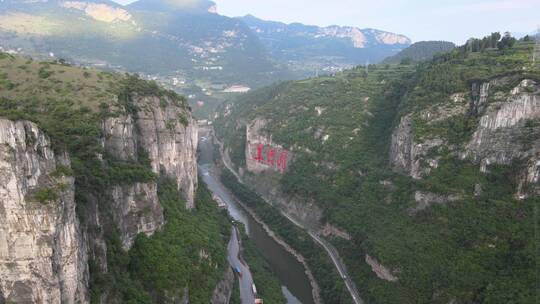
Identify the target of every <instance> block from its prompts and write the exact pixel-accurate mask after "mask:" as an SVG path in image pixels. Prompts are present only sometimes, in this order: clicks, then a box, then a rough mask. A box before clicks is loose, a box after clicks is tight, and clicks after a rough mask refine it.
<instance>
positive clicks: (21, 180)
mask: <svg viewBox="0 0 540 304" xmlns="http://www.w3.org/2000/svg"><path fill="white" fill-rule="evenodd" d="M69 165H70V162H69V157H68V156H67V155H55V153H54V152H53V150H52V149H51V147H50V142H49V140H48V138H47V137H46V136H45V135H44V134H43V133H42V132H41V131H40V130H39V129H38V127H37V126H36V125H35V124H33V123H30V122H27V121H17V122H15V121H10V120H6V119H0V181H1V182H0V201H1V204H0V219H1V221H0V302H8V303H80V302H87V300H88V290H87V282H88V269H87V263H86V243H85V240H84V236H83V234H82V233H81V231H80V228H79V221H78V219H77V216H76V214H75V199H74V179H73V178H72V177H69V176H66V175H64V174H63V173H62V170H61V169H62V168H67V167H69Z"/></svg>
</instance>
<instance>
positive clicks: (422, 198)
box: [409, 191, 461, 214]
mask: <svg viewBox="0 0 540 304" xmlns="http://www.w3.org/2000/svg"><path fill="white" fill-rule="evenodd" d="M459 199H461V196H460V195H457V194H452V195H442V194H437V193H433V192H426V191H416V192H415V193H414V200H415V202H416V203H417V204H416V206H415V207H414V208H410V209H409V214H416V213H418V212H419V211H422V210H425V209H427V208H429V207H431V206H432V205H443V204H446V203H448V202H454V201H457V200H459Z"/></svg>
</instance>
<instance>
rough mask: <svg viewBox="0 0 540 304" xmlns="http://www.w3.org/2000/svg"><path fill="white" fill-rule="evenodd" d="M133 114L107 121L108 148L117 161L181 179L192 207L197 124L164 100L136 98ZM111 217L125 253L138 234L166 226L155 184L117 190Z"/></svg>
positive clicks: (187, 203)
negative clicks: (145, 165)
mask: <svg viewBox="0 0 540 304" xmlns="http://www.w3.org/2000/svg"><path fill="white" fill-rule="evenodd" d="M134 103H135V104H136V105H137V110H136V111H135V113H128V112H123V113H121V114H119V115H116V116H115V117H109V118H107V119H105V120H104V122H103V130H104V136H105V137H104V140H103V145H104V147H105V149H106V150H107V151H108V152H109V153H110V154H112V156H113V157H115V158H116V159H119V160H126V161H128V160H139V161H141V160H144V159H145V158H148V160H149V161H150V164H151V166H152V171H153V172H154V173H156V174H161V173H163V174H165V175H168V176H169V177H171V178H173V179H174V180H176V181H177V185H178V188H179V189H180V190H181V191H182V193H183V194H184V196H185V199H186V207H187V208H193V207H194V196H195V189H196V187H197V164H196V148H197V141H198V135H197V126H196V123H195V121H194V120H193V119H192V118H191V115H190V114H189V113H188V112H187V110H186V109H184V108H182V107H181V106H178V105H176V104H175V103H174V101H172V100H168V99H166V98H164V97H162V98H161V99H160V98H157V97H138V98H136V99H135V101H134ZM111 195H112V199H113V209H114V212H113V218H114V220H115V223H116V225H117V227H118V228H119V230H120V237H121V240H122V245H123V247H124V249H129V248H130V247H131V245H132V243H133V240H134V239H135V237H136V236H137V234H139V233H145V234H146V235H152V234H153V233H154V232H155V231H156V230H158V229H159V228H161V227H162V226H163V224H164V223H165V220H164V216H163V210H162V208H161V205H160V204H159V201H158V196H157V184H156V183H155V182H149V183H135V184H129V185H119V186H115V187H113V189H112V191H111Z"/></svg>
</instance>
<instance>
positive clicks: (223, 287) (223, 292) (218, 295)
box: [211, 267, 235, 304]
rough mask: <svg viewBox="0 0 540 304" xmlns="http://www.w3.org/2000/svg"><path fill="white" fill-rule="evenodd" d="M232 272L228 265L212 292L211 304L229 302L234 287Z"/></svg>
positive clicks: (227, 303)
mask: <svg viewBox="0 0 540 304" xmlns="http://www.w3.org/2000/svg"><path fill="white" fill-rule="evenodd" d="M234 279H235V276H234V273H233V271H232V269H231V268H230V267H229V268H227V271H225V274H224V276H223V279H221V281H220V282H219V283H218V285H217V286H216V288H215V289H214V293H213V294H212V300H211V303H212V304H229V301H230V300H231V295H232V292H233V288H234Z"/></svg>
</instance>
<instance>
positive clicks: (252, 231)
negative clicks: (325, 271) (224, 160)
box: [199, 137, 314, 304]
mask: <svg viewBox="0 0 540 304" xmlns="http://www.w3.org/2000/svg"><path fill="white" fill-rule="evenodd" d="M213 151H214V149H213V146H212V143H211V142H210V140H208V139H207V138H205V137H201V139H200V141H199V173H200V175H201V176H202V178H203V180H204V182H205V183H206V185H207V187H208V189H209V190H210V191H211V192H212V193H213V194H215V195H217V196H219V197H220V198H221V199H222V200H223V201H224V203H225V204H226V205H227V208H228V210H229V214H230V216H231V217H232V218H233V219H234V220H236V221H238V222H241V223H243V224H244V225H245V227H246V233H247V235H248V236H249V238H250V240H251V241H252V242H253V243H254V244H255V246H256V247H257V248H258V250H259V252H261V254H262V255H263V256H264V257H265V258H266V259H267V260H268V262H269V264H270V267H271V268H272V271H273V272H274V273H275V274H276V276H277V277H278V279H279V281H280V283H281V285H282V287H281V289H282V291H283V295H284V296H285V297H286V299H287V303H288V304H313V303H314V302H313V296H312V288H311V285H310V283H309V279H308V277H307V276H306V274H305V269H304V267H303V265H302V264H301V263H300V262H298V261H297V260H296V258H295V257H294V256H293V255H291V254H290V253H289V252H288V251H286V250H285V249H284V248H283V247H282V246H281V245H280V244H278V243H277V242H276V241H275V240H274V239H272V238H271V237H270V236H269V235H268V234H267V232H266V231H265V230H264V228H263V227H262V226H261V225H260V224H259V223H257V222H256V221H255V220H254V219H253V218H252V217H251V216H250V215H249V214H248V213H247V212H245V211H244V210H243V209H242V207H241V206H240V205H239V204H238V203H237V202H236V201H235V199H234V198H233V197H232V196H231V195H230V194H229V193H228V192H227V191H226V190H225V189H226V188H225V187H224V186H223V185H222V184H221V182H220V181H219V179H218V178H217V177H216V176H215V171H214V170H215V167H214V163H213V159H214V158H213V154H212V153H213ZM233 237H238V236H237V235H232V236H231V242H230V243H229V261H230V262H231V265H232V266H233V267H235V266H239V265H238V263H240V264H241V267H240V266H239V267H240V269H241V270H242V272H243V275H242V278H241V281H240V287H241V288H240V296H241V298H242V303H243V304H252V303H253V302H252V301H253V300H252V299H253V298H252V297H251V298H250V297H249V296H247V293H251V286H250V285H249V281H250V280H251V274H250V273H249V271H248V268H247V265H243V264H242V262H241V261H239V259H238V256H237V255H238V250H237V247H238V240H237V239H233ZM231 243H236V244H231ZM235 246H236V247H235ZM231 255H234V256H232V257H231ZM244 272H246V273H247V274H248V276H249V277H246V273H244ZM254 283H255V285H257V282H254ZM248 286H249V290H246V289H248ZM263 300H264V299H263ZM245 301H248V302H245ZM249 301H251V302H249Z"/></svg>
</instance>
